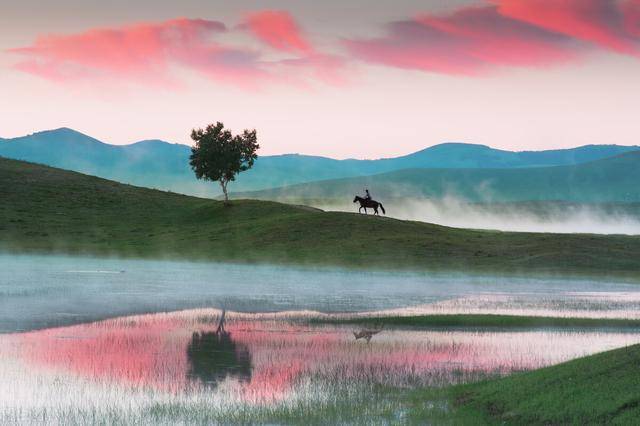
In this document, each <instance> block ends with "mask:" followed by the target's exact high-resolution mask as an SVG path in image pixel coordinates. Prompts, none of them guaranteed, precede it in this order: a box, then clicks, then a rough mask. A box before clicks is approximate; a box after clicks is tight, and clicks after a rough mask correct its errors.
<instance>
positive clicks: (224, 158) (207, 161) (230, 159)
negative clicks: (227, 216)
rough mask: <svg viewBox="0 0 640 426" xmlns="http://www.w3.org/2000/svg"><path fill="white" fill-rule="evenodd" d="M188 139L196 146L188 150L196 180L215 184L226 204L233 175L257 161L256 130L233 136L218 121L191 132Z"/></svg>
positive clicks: (233, 178) (234, 176) (247, 168)
mask: <svg viewBox="0 0 640 426" xmlns="http://www.w3.org/2000/svg"><path fill="white" fill-rule="evenodd" d="M191 139H193V140H194V142H195V143H196V144H195V146H194V147H193V148H191V156H190V157H189V164H191V168H192V169H193V171H194V173H195V174H196V177H197V178H198V179H204V180H210V181H214V182H215V181H218V182H219V183H220V186H221V187H222V192H223V193H224V203H225V204H229V193H228V192H227V185H228V184H229V182H230V181H232V180H235V179H236V175H237V174H238V173H240V172H243V171H245V170H249V169H250V168H251V167H252V166H253V163H254V162H255V161H256V159H257V158H258V154H256V151H257V150H258V148H260V145H258V139H257V137H256V131H255V129H254V130H244V131H243V132H242V135H236V136H233V135H232V134H231V132H230V131H229V130H226V129H225V128H224V124H222V123H221V122H219V121H218V122H217V123H216V125H215V126H214V125H213V124H210V125H208V126H207V128H206V129H204V130H203V129H193V130H192V131H191Z"/></svg>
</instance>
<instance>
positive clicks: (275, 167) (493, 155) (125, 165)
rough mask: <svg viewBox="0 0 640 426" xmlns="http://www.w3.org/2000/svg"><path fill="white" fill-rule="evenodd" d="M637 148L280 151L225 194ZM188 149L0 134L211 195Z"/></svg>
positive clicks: (84, 164)
mask: <svg viewBox="0 0 640 426" xmlns="http://www.w3.org/2000/svg"><path fill="white" fill-rule="evenodd" d="M639 149H640V147H638V146H620V145H587V146H581V147H577V148H572V149H559V150H548V151H521V152H514V151H505V150H498V149H493V148H490V147H488V146H484V145H474V144H464V143H443V144H440V145H435V146H432V147H430V148H426V149H423V150H421V151H418V152H415V153H412V154H409V155H405V156H401V157H395V158H383V159H377V160H355V159H347V160H336V159H332V158H326V157H318V156H309V155H299V154H286V155H272V156H261V157H259V158H258V161H257V162H256V164H255V166H254V168H253V169H251V170H249V171H248V172H246V173H243V174H241V175H240V177H239V178H238V181H237V182H234V184H233V185H232V187H231V189H232V191H255V190H261V189H267V188H275V187H281V186H285V185H294V184H300V183H307V182H313V181H318V180H325V179H337V178H349V177H357V176H367V175H373V174H380V173H385V172H393V171H398V170H403V169H434V168H438V169H500V168H509V169H511V168H527V167H545V166H560V165H575V164H581V163H586V162H590V161H594V160H599V159H603V158H608V157H612V156H616V155H619V154H623V153H626V152H629V151H635V150H639ZM189 154H190V148H189V147H188V146H186V145H182V144H172V143H168V142H165V141H161V140H147V141H141V142H137V143H133V144H130V145H110V144H107V143H104V142H101V141H99V140H97V139H95V138H92V137H90V136H88V135H85V134H82V133H80V132H77V131H75V130H72V129H68V128H61V129H57V130H49V131H44V132H39V133H34V134H32V135H28V136H23V137H18V138H13V139H0V156H3V157H6V158H12V159H19V160H26V161H31V162H35V163H41V164H46V165H49V166H53V167H59V168H63V169H68V170H74V171H78V172H81V173H85V174H91V175H95V176H100V177H104V178H107V179H112V180H116V181H120V182H124V183H130V184H134V185H139V186H147V187H151V188H158V189H164V190H171V191H174V192H181V193H185V194H193V195H200V196H212V195H218V194H219V190H218V187H217V185H214V184H212V183H206V182H200V181H197V180H196V179H195V177H194V175H193V173H192V171H191V170H190V168H189V165H188V158H189Z"/></svg>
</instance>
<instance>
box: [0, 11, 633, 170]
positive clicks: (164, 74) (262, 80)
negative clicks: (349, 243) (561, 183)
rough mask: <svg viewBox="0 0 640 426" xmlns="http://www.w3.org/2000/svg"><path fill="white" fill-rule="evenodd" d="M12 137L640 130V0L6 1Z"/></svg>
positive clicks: (356, 140) (384, 148) (434, 135)
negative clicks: (218, 126) (218, 129)
mask: <svg viewBox="0 0 640 426" xmlns="http://www.w3.org/2000/svg"><path fill="white" fill-rule="evenodd" d="M0 35H1V37H0V137H5V138H9V137H16V136H22V135H25V134H29V133H33V132H36V131H40V130H46V129H53V128H59V127H70V128H73V129H76V130H78V131H81V132H83V133H86V134H89V135H91V136H93V137H96V138H98V139H100V140H102V141H104V142H107V143H112V144H127V143H132V142H135V141H139V140H144V139H162V140H166V141H170V142H175V143H184V144H190V143H191V141H190V139H189V134H190V130H191V129H192V128H194V127H204V126H206V125H207V124H209V123H213V122H216V121H222V122H223V123H224V124H225V125H226V126H227V127H229V128H230V129H232V130H233V131H235V132H240V131H242V130H243V129H245V128H256V129H257V131H258V138H259V142H260V145H261V150H260V152H259V153H260V154H262V155H271V154H281V153H303V154H313V155H324V156H329V157H334V158H380V157H392V156H397V155H402V154H406V153H409V152H413V151H417V150H420V149H423V148H425V147H428V146H432V145H435V144H438V143H443V142H465V143H478V144H484V145H489V146H492V147H495V148H502V149H508V150H541V149H551V148H563V147H573V146H579V145H586V144H621V145H635V144H640V138H639V137H638V133H639V132H638V130H639V129H640V120H639V119H638V117H640V102H639V101H638V94H639V93H640V0H486V1H467V0H421V1H418V0H394V1H372V0H343V1H335V0H325V1H322V2H320V1H315V0H297V1H295V0H268V1H247V0H236V1H233V2H231V1H220V0H182V1H180V2H176V1H168V0H137V1H135V2H132V1H128V0H127V1H125V0H112V1H109V2H104V1H95V0H57V1H55V2H50V1H34V0H21V1H19V2H17V1H8V0H0Z"/></svg>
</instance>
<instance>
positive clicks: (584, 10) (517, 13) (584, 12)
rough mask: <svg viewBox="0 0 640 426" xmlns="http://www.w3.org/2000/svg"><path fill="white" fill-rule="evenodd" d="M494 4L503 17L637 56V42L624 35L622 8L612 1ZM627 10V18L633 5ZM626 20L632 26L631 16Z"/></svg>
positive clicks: (522, 0) (500, 1) (508, 0)
mask: <svg viewBox="0 0 640 426" xmlns="http://www.w3.org/2000/svg"><path fill="white" fill-rule="evenodd" d="M497 3H498V7H499V11H500V13H501V14H502V15H504V16H506V17H509V18H512V19H516V20H519V21H522V22H527V23H530V24H532V25H535V26H537V27H539V28H544V29H546V30H549V31H553V32H555V33H558V34H565V35H567V36H570V37H572V38H574V39H576V40H582V41H587V42H591V43H594V44H597V45H599V46H601V47H604V48H606V49H610V50H613V51H617V52H619V53H625V54H632V55H637V54H638V53H639V50H638V44H637V40H633V39H632V37H630V36H629V34H628V33H626V32H625V25H623V21H624V20H625V19H624V8H623V7H620V2H618V1H616V0H498V2H497ZM634 4H635V8H634ZM627 8H628V9H629V11H628V13H630V14H631V15H633V13H634V12H635V13H637V2H636V1H635V0H632V1H627ZM629 19H630V20H631V22H630V23H628V25H627V26H629V25H631V26H633V20H634V18H633V16H630V17H629ZM635 19H637V16H636V18H635ZM636 23H637V21H636ZM636 29H637V27H636ZM635 35H637V34H635Z"/></svg>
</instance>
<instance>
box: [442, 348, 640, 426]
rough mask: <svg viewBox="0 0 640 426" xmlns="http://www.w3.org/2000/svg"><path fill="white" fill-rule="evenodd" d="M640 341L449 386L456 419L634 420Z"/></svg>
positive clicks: (639, 393) (638, 411)
mask: <svg viewBox="0 0 640 426" xmlns="http://www.w3.org/2000/svg"><path fill="white" fill-rule="evenodd" d="M639 364H640V345H635V346H630V347H627V348H622V349H617V350H613V351H609V352H604V353H600V354H597V355H593V356H589V357H585V358H580V359H576V360H574V361H570V362H566V363H563V364H559V365H556V366H553V367H548V368H543V369H540V370H536V371H532V372H528V373H522V374H514V375H512V376H509V377H506V378H504V379H499V380H492V381H488V382H483V383H476V384H471V385H466V386H460V387H456V388H454V389H453V390H452V392H451V393H452V396H453V399H454V407H455V409H454V412H455V415H456V417H458V418H459V420H458V421H457V422H456V423H458V424H503V425H504V424H508V425H522V424H536V425H551V424H554V425H559V424H563V425H564V424H566V425H568V424H573V425H586V424H628V425H631V424H637V423H638V418H640V381H638V380H637V368H638V365H639Z"/></svg>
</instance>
